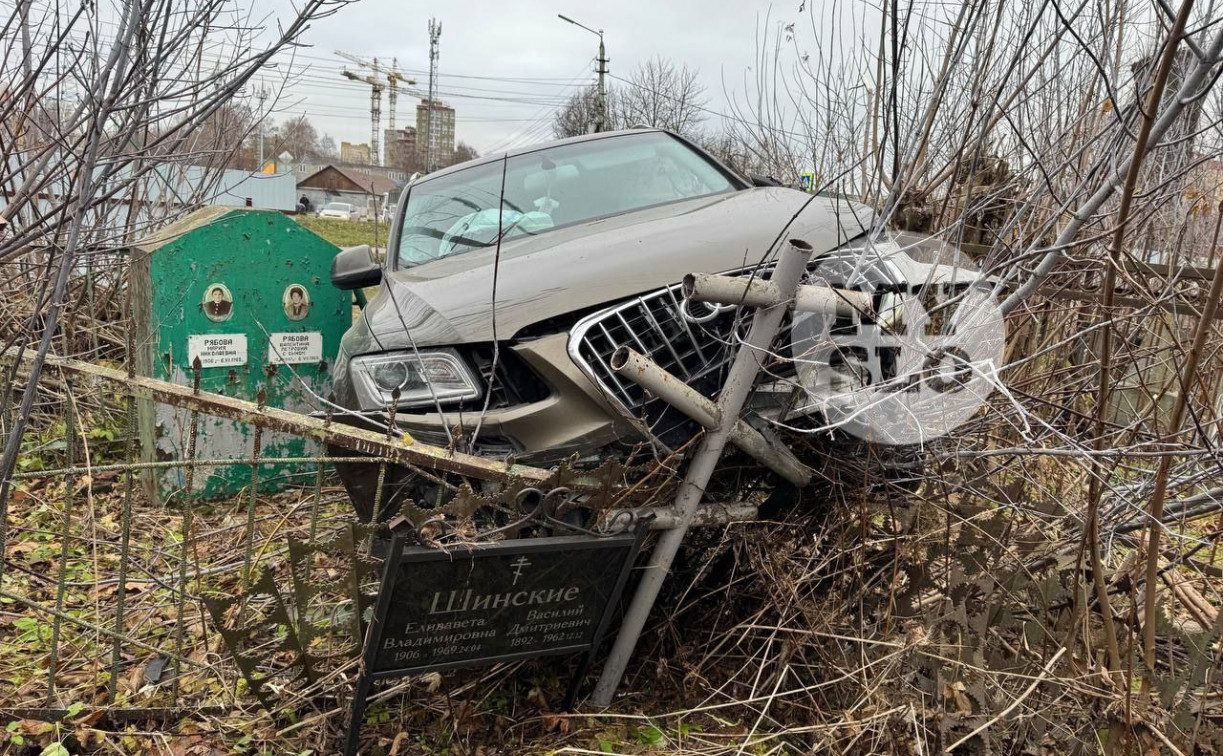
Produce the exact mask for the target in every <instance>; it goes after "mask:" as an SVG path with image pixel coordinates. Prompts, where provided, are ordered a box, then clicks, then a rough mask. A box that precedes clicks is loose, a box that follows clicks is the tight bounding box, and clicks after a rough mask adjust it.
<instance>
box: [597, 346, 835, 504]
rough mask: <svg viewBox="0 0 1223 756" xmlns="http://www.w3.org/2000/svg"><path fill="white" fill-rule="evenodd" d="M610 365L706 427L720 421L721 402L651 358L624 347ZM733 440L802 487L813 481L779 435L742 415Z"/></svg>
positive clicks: (736, 422) (766, 465)
mask: <svg viewBox="0 0 1223 756" xmlns="http://www.w3.org/2000/svg"><path fill="white" fill-rule="evenodd" d="M611 368H612V370H615V371H616V373H617V374H619V375H623V376H624V377H625V378H628V379H629V380H630V381H632V382H633V383H636V384H637V385H638V386H640V387H642V388H643V389H645V390H646V391H649V392H650V393H651V394H653V395H654V396H656V397H658V398H659V399H661V400H663V401H664V402H666V403H667V404H669V405H671V406H672V407H674V408H675V409H677V410H679V411H680V412H682V413H684V414H685V415H687V416H688V417H689V418H691V419H692V420H695V421H696V422H697V423H699V424H700V425H701V427H703V428H705V429H706V430H713V429H715V428H717V427H718V425H719V424H720V423H721V415H719V414H718V405H717V404H715V403H714V401H713V400H712V399H709V398H708V397H706V396H704V395H702V394H701V393H700V392H699V391H697V390H696V389H694V388H692V387H691V386H689V385H688V384H686V383H684V382H683V381H681V380H680V379H679V378H677V377H675V376H674V375H671V374H670V373H668V372H667V371H666V370H664V369H662V368H661V367H659V366H658V365H657V364H655V363H654V361H653V360H651V359H650V358H648V357H643V356H642V355H640V354H638V353H637V352H634V351H633V350H632V349H629V348H628V347H623V346H622V347H620V348H619V349H617V350H616V353H615V354H613V355H612V358H611ZM730 442H731V443H732V444H734V445H735V446H737V447H738V448H739V449H742V450H743V451H744V452H746V453H748V454H750V455H751V456H752V457H753V458H754V459H756V460H757V461H759V462H760V463H761V464H763V465H764V466H765V467H767V468H769V469H770V470H772V471H773V472H775V473H777V474H778V475H779V476H781V477H782V478H784V479H785V480H786V481H788V482H790V483H793V484H794V485H796V486H798V487H799V488H802V487H804V486H806V485H807V484H808V483H810V482H811V468H810V467H807V466H806V465H804V464H803V463H802V462H799V461H798V459H797V458H796V457H795V456H794V453H793V452H791V451H790V449H789V448H788V447H786V445H785V444H783V443H781V441H779V440H777V438H776V436H772V435H769V436H766V435H765V434H763V433H761V432H760V431H758V430H756V429H755V428H753V427H752V426H750V425H748V424H747V421H745V420H743V419H742V418H736V419H735V425H734V427H733V428H731V431H730Z"/></svg>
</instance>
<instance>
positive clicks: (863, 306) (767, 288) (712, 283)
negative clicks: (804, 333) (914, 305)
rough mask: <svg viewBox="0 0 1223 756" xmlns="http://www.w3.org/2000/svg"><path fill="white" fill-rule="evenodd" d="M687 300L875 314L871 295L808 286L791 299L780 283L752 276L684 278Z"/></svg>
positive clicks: (693, 276)
mask: <svg viewBox="0 0 1223 756" xmlns="http://www.w3.org/2000/svg"><path fill="white" fill-rule="evenodd" d="M684 296H685V297H686V298H688V299H691V300H692V301H693V302H716V303H718V304H728V305H739V306H741V307H772V306H773V305H776V304H781V303H783V302H791V301H792V302H793V306H794V311H795V312H813V313H821V314H824V315H833V316H836V315H840V316H843V317H848V316H850V315H852V314H854V313H855V312H859V313H870V312H872V311H873V310H874V302H873V301H872V300H871V295H870V292H865V291H854V290H853V289H834V288H833V287H831V286H818V285H806V286H799V287H798V289H797V290H796V291H795V293H794V296H787V295H786V294H784V293H783V292H782V289H781V287H780V286H778V284H777V281H775V280H769V281H762V280H760V279H759V278H754V277H752V276H719V275H714V274H711V273H690V274H688V275H687V276H684Z"/></svg>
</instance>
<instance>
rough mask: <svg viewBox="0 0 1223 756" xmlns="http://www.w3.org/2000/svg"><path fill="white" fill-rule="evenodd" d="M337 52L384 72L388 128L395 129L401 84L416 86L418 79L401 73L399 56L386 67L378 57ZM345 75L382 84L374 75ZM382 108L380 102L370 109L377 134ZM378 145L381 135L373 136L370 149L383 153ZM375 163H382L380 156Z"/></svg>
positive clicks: (361, 64) (377, 71)
mask: <svg viewBox="0 0 1223 756" xmlns="http://www.w3.org/2000/svg"><path fill="white" fill-rule="evenodd" d="M335 54H336V55H339V56H340V57H341V58H344V59H345V60H351V61H352V62H353V63H356V64H357V65H358V66H361V67H362V68H368V69H369V70H371V71H373V72H374V73H375V74H382V75H383V76H385V77H386V87H387V93H386V99H387V128H388V129H389V130H391V131H394V130H395V104H396V101H397V100H398V99H399V85H400V84H407V85H408V86H413V87H414V86H416V79H410V78H408V77H406V76H404V75H403V74H401V73H399V59H398V58H391V67H390V68H386V67H384V66H382V65H381V64H379V63H378V59H377V58H374V59H373V60H372V61H370V60H366V59H365V58H362V57H361V56H359V55H353V54H352V53H346V52H344V51H343V50H336V51H335ZM344 75H345V76H347V77H348V78H350V79H353V80H354V81H363V82H365V83H367V84H369V85H370V86H373V87H378V86H380V84H376V83H374V81H372V80H371V79H372V77H368V76H367V77H357V76H352V75H349V74H348V73H347V72H345V73H344ZM380 109H381V105H380V104H378V105H375V106H374V107H372V108H371V109H370V115H371V118H372V119H373V124H372V128H373V129H374V131H375V133H377V134H380V133H381V132H380V130H379V129H378V121H379V111H380ZM378 146H379V137H378V136H375V137H374V138H373V141H372V143H371V144H370V151H371V152H373V153H376V154H379V155H380V154H381V153H379V150H378ZM390 156H391V146H390V145H389V144H388V145H387V159H388V161H389V159H390ZM373 163H374V164H375V165H379V164H380V163H379V158H378V157H374V158H373Z"/></svg>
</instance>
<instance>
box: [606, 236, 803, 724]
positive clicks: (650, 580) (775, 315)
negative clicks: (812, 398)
mask: <svg viewBox="0 0 1223 756" xmlns="http://www.w3.org/2000/svg"><path fill="white" fill-rule="evenodd" d="M811 252H812V249H811V245H810V244H808V243H806V242H804V241H800V240H798V239H791V240H790V243H789V244H787V245H786V246H785V247H783V248H782V251H781V254H780V255H779V256H778V260H777V266H776V267H775V268H774V269H773V275H772V277H771V278H770V283H773V284H775V285H776V287H777V291H778V292H779V295H784V296H781V299H780V301H778V302H777V303H776V304H774V305H773V306H770V307H765V308H762V309H758V310H756V314H755V315H754V316H753V318H752V327H751V330H749V331H748V334H747V338H746V339H744V342H743V344H742V345H740V347H739V351H738V352H737V353H736V354H735V360H734V362H733V363H732V364H731V367H730V371H729V372H728V373H727V374H726V383H725V384H724V385H723V386H722V393H721V395H720V396H719V397H718V403H717V409H718V424H717V427H716V428H714V429H712V430H709V431H707V432H706V434H705V437H704V438H703V439H701V444H700V446H699V447H698V448H697V451H696V454H694V455H693V456H692V461H691V463H690V464H689V466H688V473H687V475H685V476H684V482H683V484H682V485H681V486H680V489H679V493H678V494H676V496H675V506H674V509H675V511H676V516H677V520H678V521H677V523H676V527H675V528H674V529H673V530H668V531H666V532H664V533H663V534H662V536H661V537H660V538H659V539H658V543H657V544H656V545H655V547H654V551H653V553H651V554H650V561H649V563H648V564H647V565H646V566H645V568H644V574H643V575H642V577H641V583H640V584H639V585H638V586H637V592H636V593H635V594H634V595H633V601H632V603H631V604H630V605H629V608H628V611H627V612H626V613H625V615H624V622H623V624H622V625H621V627H620V633H619V634H618V635H617V636H616V642H615V645H613V646H612V650H611V655H610V656H609V657H608V659H607V664H606V665H605V666H604V667H603V674H602V675H600V677H599V682H598V684H597V685H596V686H595V690H594V695H593V696H592V697H591V702H592V703H594V704H595V705H596V706H607V705H608V704H610V703H611V700H612V696H614V695H615V692H616V688H617V687H619V685H620V679H621V678H622V677H623V676H624V670H625V668H626V667H628V662H629V659H630V657H632V655H633V649H634V648H636V647H637V639H638V638H640V637H641V630H642V628H644V627H645V623H646V619H647V618H648V617H649V615H650V610H651V609H652V608H653V607H654V601H655V600H656V599H657V598H658V591H659V589H661V588H662V581H663V580H664V579H665V578H666V576H667V573H668V572H669V571H670V569H671V562H672V561H674V560H675V554H676V553H677V552H678V551H679V547H680V545H681V544H682V543H683V541H684V534H685V533H687V531H688V527H689V525H690V524H691V522H692V519H693V516H694V515H695V514H696V511H697V508H698V507H699V506H700V504H701V498H702V497H703V495H704V493H705V486H706V485H707V484H708V483H709V478H710V476H712V475H713V471H714V469H715V468H716V467H717V464H718V459H719V458H721V456H722V451H723V450H724V449H725V448H726V443H727V441H729V440H730V437H731V434H732V432H733V430H734V428H735V424H736V423H737V422H738V421H739V412H740V411H741V410H742V409H743V404H744V402H746V401H747V397H748V394H749V393H750V392H751V390H752V386H753V384H754V383H755V381H756V374H757V373H759V372H760V366H761V364H762V362H763V360H764V355H765V353H766V352H767V350H768V349H769V347H770V346H772V344H773V339H774V338H775V337H776V336H777V329H778V327H779V326H780V325H781V320H782V316H784V315H785V313H786V310H787V308H788V307H789V305H790V300H791V299H793V295H794V292H795V290H796V289H797V288H798V282H799V280H800V279H801V278H802V276H803V274H804V273H805V272H806V271H807V261H808V260H809V259H810V258H811Z"/></svg>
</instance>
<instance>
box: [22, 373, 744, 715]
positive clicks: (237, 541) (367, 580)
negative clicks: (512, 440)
mask: <svg viewBox="0 0 1223 756" xmlns="http://www.w3.org/2000/svg"><path fill="white" fill-rule="evenodd" d="M198 375H199V370H198V369H197V371H196V376H197V378H196V381H195V383H196V385H195V387H194V388H192V387H185V386H179V385H175V384H171V383H167V382H164V381H159V380H155V379H151V378H144V377H139V376H134V375H130V374H128V373H125V372H123V371H120V370H114V369H111V368H107V367H103V366H99V365H94V364H89V363H84V362H79V361H74V360H70V359H56V360H51V361H50V362H49V363H48V369H47V370H46V371H44V373H43V375H42V378H41V380H40V383H39V389H40V397H39V402H38V405H37V406H38V407H39V409H40V415H41V416H42V417H44V422H42V423H41V425H36V426H32V427H31V428H30V429H29V430H28V431H27V432H26V437H25V438H23V449H24V450H25V451H26V453H25V454H24V455H23V466H22V469H21V470H19V471H18V472H16V473H15V474H14V475H13V480H12V483H11V486H12V491H11V496H10V497H9V504H8V506H7V508H6V511H5V512H3V513H0V517H2V519H3V527H0V548H2V550H3V553H4V555H5V558H4V561H3V564H2V565H0V625H2V626H4V631H5V635H6V637H7V638H9V639H10V640H9V641H8V642H6V643H4V644H2V645H0V656H2V657H4V658H0V669H4V670H6V674H7V680H6V684H5V685H4V686H0V687H2V688H3V689H5V690H6V691H7V692H6V693H4V694H0V711H3V712H4V713H5V714H6V715H8V716H10V717H25V718H33V719H44V720H46V719H49V720H56V719H59V718H62V717H65V716H69V715H71V716H73V717H79V716H82V714H81V712H85V714H86V715H87V714H89V713H90V712H94V713H97V714H98V715H106V716H108V717H109V718H110V719H111V720H112V721H123V720H147V719H157V718H159V717H160V718H173V717H177V716H181V714H182V713H183V712H186V711H213V712H217V713H222V712H225V711H230V710H233V709H234V708H237V707H242V706H246V705H249V704H252V703H255V702H259V703H262V704H263V705H265V706H266V707H267V708H268V709H269V710H271V709H272V708H273V706H272V704H273V701H272V700H271V699H270V698H269V694H270V693H271V692H272V691H276V692H277V701H276V702H275V703H276V708H279V707H284V706H292V705H294V703H295V702H296V701H297V696H302V697H309V696H315V695H318V694H323V695H324V696H325V697H331V696H333V695H334V691H335V689H336V685H337V684H342V683H343V682H344V681H345V680H346V679H347V677H346V675H347V674H348V672H349V671H351V669H352V668H353V665H355V663H356V662H355V660H356V657H357V653H358V649H359V648H360V645H361V639H362V637H363V623H362V613H363V610H364V609H366V608H368V606H369V603H368V602H369V601H371V600H372V597H373V593H374V592H375V591H376V587H377V573H378V568H377V560H376V559H374V558H373V557H371V556H370V555H369V554H368V549H367V548H365V547H366V546H368V544H369V542H370V540H371V539H370V536H371V535H373V534H374V532H375V530H376V526H368V525H363V524H361V523H358V522H357V521H356V518H355V516H354V514H353V508H352V506H351V503H350V501H349V499H348V497H347V496H346V495H345V494H344V492H343V490H342V489H340V488H338V487H337V486H336V485H335V484H334V483H333V481H332V478H331V477H330V476H329V475H327V474H326V469H327V466H328V465H330V464H333V463H337V462H344V463H349V464H364V465H375V466H378V467H379V469H380V470H381V471H382V474H383V475H385V470H386V469H387V467H388V466H391V465H395V466H403V467H407V468H410V469H414V470H418V471H420V472H421V473H422V474H427V475H432V476H434V477H435V478H439V479H440V476H443V475H444V476H447V480H448V481H454V483H453V486H454V487H455V490H456V491H457V493H456V495H455V496H454V497H453V499H452V500H451V501H450V503H449V504H447V505H446V506H445V507H442V508H439V509H434V510H429V511H423V510H420V509H416V508H415V507H413V506H411V505H409V506H407V507H406V508H405V512H404V514H405V516H407V517H408V519H409V520H411V521H412V522H413V523H414V524H415V525H416V526H417V527H418V530H421V531H430V530H432V534H433V535H434V536H435V537H437V538H441V539H443V540H444V539H446V538H452V539H459V538H462V537H463V532H462V531H461V529H459V530H457V531H456V530H455V528H453V527H446V525H447V523H448V524H449V525H450V526H453V525H455V524H461V523H463V522H465V521H469V520H470V519H471V518H472V516H473V515H475V514H476V513H477V512H479V511H481V510H485V511H487V512H489V513H490V516H491V517H492V518H493V520H494V521H497V522H499V523H501V524H503V526H505V523H508V526H506V527H507V528H508V529H512V528H513V526H514V525H515V523H521V524H520V525H519V526H518V527H519V529H520V530H525V529H534V530H538V528H539V522H540V520H539V518H530V517H526V518H524V517H522V516H521V515H523V513H532V512H537V511H538V510H540V509H542V508H547V509H548V510H549V514H550V515H557V516H558V517H559V516H562V515H563V514H564V512H565V509H566V508H572V507H573V506H574V503H575V502H577V501H579V500H580V502H581V506H582V507H584V508H585V509H587V510H591V511H595V512H601V513H603V517H602V519H603V520H608V521H610V520H616V521H619V522H621V523H622V522H623V520H624V518H625V517H628V518H634V519H635V518H638V517H640V516H641V515H642V514H643V513H642V512H641V511H640V510H638V509H634V508H633V504H640V503H641V502H642V501H648V500H649V499H650V490H651V489H650V488H649V487H648V486H641V485H639V486H637V487H635V488H629V489H626V488H625V487H624V486H622V485H621V483H622V481H623V480H624V479H625V468H623V467H622V466H618V465H616V464H611V463H609V464H607V465H605V466H604V467H602V468H600V469H599V470H595V471H590V472H588V473H579V472H577V471H576V470H575V469H573V468H571V467H570V466H568V465H561V466H560V467H558V468H557V469H555V470H551V471H549V470H542V469H539V468H534V467H529V466H525V465H518V464H514V463H512V462H510V463H508V464H507V463H504V462H498V461H493V460H489V459H485V458H480V457H475V456H471V455H467V454H462V453H458V452H451V451H448V450H445V449H440V448H437V447H432V446H428V445H426V444H421V443H418V442H416V441H414V440H412V439H411V438H410V437H409V436H407V435H406V434H401V433H399V432H396V431H394V430H393V427H394V426H393V421H392V430H389V431H388V432H386V433H378V432H374V431H368V430H363V429H359V428H354V427H351V426H346V425H343V424H340V423H336V422H333V420H332V418H331V417H330V416H328V417H325V418H314V417H310V416H306V415H301V414H297V413H292V412H286V411H283V410H278V409H275V408H271V407H263V406H260V405H259V403H257V402H248V401H243V400H240V399H235V398H232V397H226V396H222V395H219V394H212V393H208V392H204V391H200V390H199V388H198V387H199V379H198ZM141 400H146V401H153V402H160V403H165V404H170V405H172V406H175V407H178V408H180V409H182V410H184V411H186V412H188V413H189V417H190V429H189V437H188V439H189V440H188V443H187V445H186V449H185V453H184V455H183V456H182V458H179V459H165V460H154V461H147V460H146V461H140V460H139V458H138V457H137V450H136V442H135V438H134V431H133V429H134V428H135V423H134V417H135V413H136V409H135V407H136V403H137V402H138V401H141ZM206 418H221V419H225V420H230V421H235V422H238V423H242V424H246V425H249V426H250V427H252V428H254V429H256V432H255V433H253V434H252V440H251V446H250V453H249V455H248V456H246V457H244V458H235V459H209V458H201V457H200V456H198V455H197V453H196V446H197V445H196V443H195V442H196V440H197V437H198V436H199V434H200V433H201V432H203V430H202V428H201V423H202V422H203V420H204V419H206ZM263 431H278V432H283V433H289V434H294V435H298V436H302V437H307V438H311V439H314V440H316V441H319V442H323V443H325V444H326V445H327V446H328V447H329V448H331V449H332V450H333V453H331V454H323V455H321V456H302V457H294V458H284V457H271V456H262V455H261V453H260V451H261V450H260V441H259V438H260V433H261V432H263ZM336 449H340V450H347V451H349V452H351V453H349V454H348V455H346V456H344V455H342V454H337V453H334V450H336ZM286 464H292V465H294V467H293V470H295V472H292V473H289V474H291V475H294V476H296V477H298V479H299V481H298V482H299V483H300V484H299V485H297V486H295V487H292V488H289V489H288V490H285V491H281V492H279V493H264V492H261V488H260V485H259V483H260V473H261V470H266V469H267V468H268V467H269V466H272V465H276V466H281V465H286ZM235 466H237V467H245V468H249V470H250V476H251V481H250V485H249V486H247V487H246V488H245V489H244V490H242V491H241V492H239V493H238V494H237V495H236V496H232V497H229V498H225V499H220V500H216V499H213V500H202V499H200V498H199V497H198V496H197V495H195V494H193V493H192V492H193V491H196V490H198V486H195V485H193V484H194V483H195V481H196V479H197V478H198V477H199V476H204V475H208V474H210V473H211V472H212V471H214V470H216V469H219V468H233V467H235ZM172 469H173V470H181V472H182V474H183V476H184V478H185V481H186V484H185V486H184V487H183V490H182V491H181V492H180V495H179V496H177V497H175V499H174V501H173V503H171V504H169V505H166V506H157V505H154V504H153V503H152V502H151V501H149V500H148V499H147V497H146V496H145V493H144V490H143V487H142V486H140V485H139V484H138V477H139V476H140V475H141V474H146V473H149V472H152V471H157V472H164V471H166V470H172ZM278 469H279V468H278ZM264 482H266V478H265V481H264ZM481 482H483V483H481ZM490 483H491V484H492V485H491V486H490V485H489V484H490ZM473 484H474V485H473ZM749 510H750V508H745V507H737V508H736V507H728V508H725V509H724V510H711V512H708V513H705V516H706V517H712V518H713V519H715V520H716V519H722V520H725V519H728V518H729V519H743V518H745V517H748V516H750V515H751V514H752V512H751V511H749ZM375 511H377V507H375ZM658 514H659V515H660V516H659V517H657V518H656V520H657V525H656V527H668V526H669V524H671V523H673V522H674V517H673V516H669V512H668V510H666V509H659V510H658ZM532 534H534V533H532Z"/></svg>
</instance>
